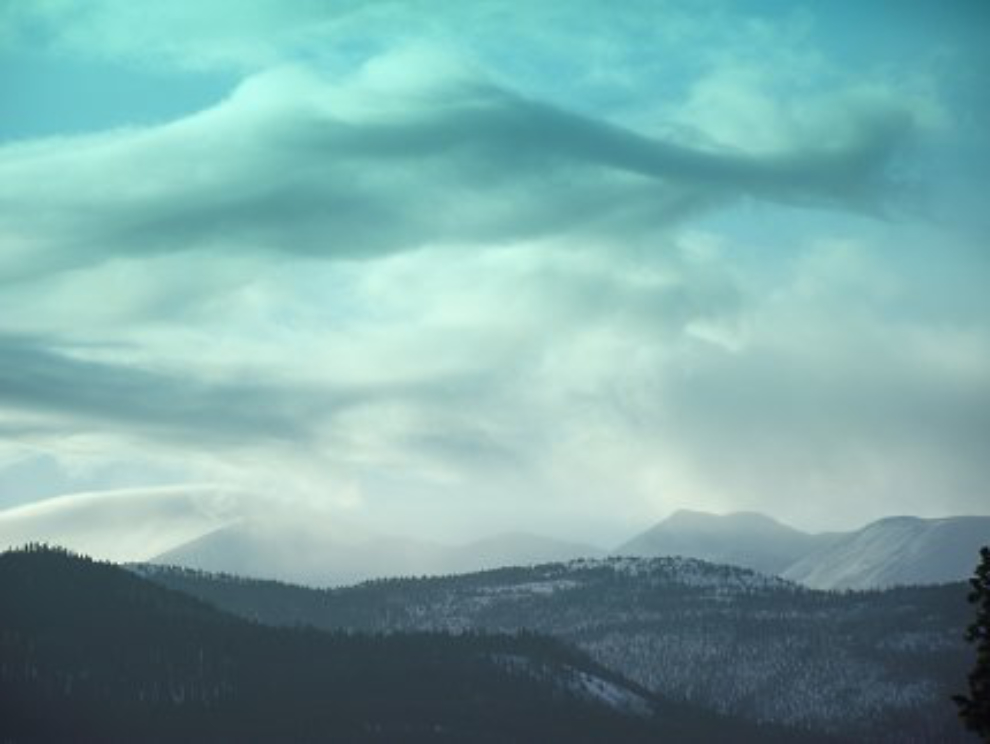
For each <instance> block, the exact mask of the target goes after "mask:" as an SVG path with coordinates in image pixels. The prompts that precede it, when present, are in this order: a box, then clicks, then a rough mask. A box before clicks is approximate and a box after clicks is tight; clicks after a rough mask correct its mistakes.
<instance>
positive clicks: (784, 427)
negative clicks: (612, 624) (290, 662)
mask: <svg viewBox="0 0 990 744" xmlns="http://www.w3.org/2000/svg"><path fill="white" fill-rule="evenodd" d="M236 5H237V7H238V8H241V7H242V5H241V4H240V3H238V4H236ZM427 5H429V4H419V3H405V4H403V3H399V4H389V5H388V6H381V7H378V6H374V5H372V6H371V7H369V5H368V4H365V3H356V4H349V3H336V4H330V5H327V4H324V3H312V4H310V3H298V4H293V5H292V7H291V8H288V9H287V8H286V7H285V6H284V4H275V3H266V2H257V3H253V4H251V5H250V12H239V11H236V10H234V9H233V6H232V5H230V4H225V3H222V2H211V3H201V4H198V5H196V6H195V7H193V6H191V5H189V6H187V5H185V4H181V3H177V4H174V5H173V4H169V6H168V7H165V6H163V7H162V8H159V9H157V10H156V11H155V13H157V14H158V16H156V18H155V19H154V22H144V21H142V22H141V23H140V24H137V23H136V21H135V19H134V16H133V13H135V12H136V11H135V10H134V9H133V8H131V5H130V4H126V3H118V2H110V1H109V0H108V1H106V2H99V3H89V4H86V5H80V4H77V3H74V2H64V1H63V0H57V1H52V2H45V3H37V4H32V7H31V9H29V10H26V9H24V8H20V9H19V6H17V5H7V6H3V12H4V13H6V14H7V16H6V17H5V18H6V20H7V21H9V23H7V24H6V27H7V28H9V29H13V31H11V33H10V35H9V36H8V37H7V38H6V40H5V41H4V43H6V45H7V47H6V48H8V50H9V49H13V50H14V51H13V52H9V53H11V54H16V53H18V52H17V51H16V50H17V49H21V48H23V47H24V45H25V44H26V43H27V41H28V40H30V39H31V38H36V39H37V41H38V46H39V48H40V49H43V50H44V52H43V53H45V54H49V55H51V57H52V59H54V60H57V59H61V60H63V61H64V63H65V64H72V63H73V62H72V61H73V60H75V61H76V62H78V63H82V62H79V61H80V60H83V61H84V60H86V59H89V58H95V57H99V58H100V59H102V60H103V63H105V64H109V65H111V66H112V65H123V66H128V67H129V68H130V67H140V66H141V65H148V66H153V67H155V68H156V69H157V70H159V73H161V70H162V69H165V70H179V69H180V68H181V72H175V73H174V74H176V75H179V74H181V75H188V74H191V73H190V72H189V70H190V69H203V70H210V71H216V70H218V69H223V70H225V71H226V73H227V74H229V73H230V71H231V70H233V71H235V72H236V74H237V75H239V76H241V78H242V79H241V82H240V83H239V84H238V85H237V86H236V87H235V88H234V89H233V90H231V91H230V93H229V95H227V96H226V97H225V98H224V99H223V100H220V101H217V102H216V103H215V105H213V106H211V107H209V108H207V109H205V110H200V111H190V112H188V114H187V115H185V116H183V117H180V118H178V119H176V120H173V121H171V122H165V123H160V124H155V125H143V126H127V125H125V123H124V122H122V126H121V127H119V128H115V129H108V130H106V131H101V132H94V133H91V134H87V135H74V136H69V135H66V136H58V137H48V138H37V139H29V140H25V141H18V142H8V143H5V144H0V240H2V243H0V359H2V362H3V363H2V365H0V434H2V436H3V441H2V442H0V469H3V468H6V469H7V470H8V471H9V472H20V473H31V472H36V473H42V472H47V471H46V470H45V468H49V469H50V468H51V467H54V468H55V469H56V470H57V471H58V478H57V479H56V480H57V481H58V483H60V484H62V486H60V487H63V488H64V489H65V490H67V491H71V490H73V486H72V483H73V482H75V483H76V484H77V490H78V489H81V488H85V489H87V490H90V489H92V488H94V487H99V486H100V483H99V480H100V478H106V479H107V482H106V483H105V484H104V485H105V486H106V487H110V486H115V487H116V486H120V485H129V486H134V487H144V486H147V485H149V484H152V483H154V484H160V483H161V482H163V481H165V482H183V481H189V482H223V483H227V484H230V485H231V486H235V487H237V488H240V489H248V490H250V491H252V492H257V493H261V494H264V495H265V497H266V498H268V499H269V500H270V501H271V503H272V504H278V505H279V508H291V507H290V506H286V505H287V504H291V503H293V502H300V501H306V502H308V503H309V504H320V505H327V504H329V505H332V506H333V507H334V508H335V509H338V510H347V511H351V512H354V513H356V514H357V515H359V516H361V517H362V518H366V519H367V520H368V521H372V522H375V523H376V526H377V527H378V528H380V529H381V530H383V531H391V532H405V531H408V530H416V531H419V532H421V533H423V534H424V535H426V536H430V537H440V538H449V539H453V540H455V541H456V540H460V539H462V538H467V537H470V536H471V535H472V534H478V533H479V532H481V531H484V530H490V529H494V528H513V529H515V528H525V529H541V528H542V529H544V530H546V531H549V532H552V533H555V534H557V535H560V536H566V535H574V536H577V537H581V538H583V539H589V540H591V541H593V542H601V543H608V542H611V541H614V540H615V539H618V538H621V537H624V536H625V535H626V533H628V532H630V531H633V529H632V528H638V527H640V526H642V525H643V524H644V523H645V522H648V521H650V520H651V519H653V518H656V517H659V516H662V515H663V514H664V513H665V512H667V511H669V510H671V509H674V508H678V507H689V508H701V509H706V508H707V509H715V510H731V509H762V510H766V511H769V512H772V513H774V514H775V515H776V516H779V517H781V518H784V519H785V520H789V521H793V522H795V523H797V524H799V525H800V526H804V527H808V528H812V529H815V528H825V527H851V526H856V525H858V524H860V523H862V522H865V521H866V520H868V519H871V518H874V517H877V516H881V515H883V514H889V513H892V512H902V511H904V512H915V513H920V514H925V515H936V514H942V513H947V512H960V511H981V510H983V511H985V509H986V501H985V499H986V485H987V470H986V465H985V463H984V460H985V458H984V457H983V454H982V453H983V452H984V451H985V449H986V446H987V444H988V439H990V399H988V397H987V394H986V390H987V389H988V387H987V385H986V381H987V380H988V379H990V340H988V338H990V336H988V319H990V307H988V303H987V300H986V298H985V291H984V290H983V285H984V283H985V282H984V281H983V280H984V279H985V278H986V276H987V275H988V266H987V258H986V255H985V252H984V251H983V250H982V249H981V247H980V245H979V244H978V241H977V240H976V239H975V238H974V237H973V236H974V235H978V231H976V230H975V229H974V227H973V225H975V224H976V222H974V220H978V215H976V216H974V215H971V214H969V213H968V212H967V211H966V210H964V209H962V208H961V207H960V208H956V209H955V210H954V211H953V212H952V220H951V221H950V222H947V223H946V222H943V223H938V222H935V221H933V220H931V219H929V218H928V215H929V214H931V213H932V212H933V210H930V209H928V207H927V206H925V203H924V202H922V201H921V195H920V191H919V190H918V188H917V186H918V184H919V183H920V182H925V183H930V184H931V187H930V188H933V189H937V188H941V187H942V186H941V184H942V183H943V181H940V180H939V178H940V177H941V176H939V174H940V173H941V174H944V173H945V172H946V171H947V170H952V169H953V168H954V167H955V166H951V163H953V162H955V161H953V160H952V158H953V157H955V158H957V159H958V158H959V157H960V152H962V151H961V150H958V149H956V150H953V149H952V148H951V147H950V146H949V143H950V141H951V142H954V141H955V140H952V137H955V136H957V135H958V138H959V139H958V141H959V142H964V143H968V144H966V145H965V147H967V148H976V149H973V150H966V152H978V151H980V150H979V148H980V147H982V145H981V144H980V140H979V139H978V138H976V139H973V138H972V137H971V135H965V132H966V131H968V130H966V129H965V127H964V126H963V125H962V124H960V123H959V122H962V121H965V116H964V114H965V113H966V112H967V111H971V110H972V109H970V108H967V107H966V106H964V105H962V104H960V103H959V101H958V100H957V99H954V98H952V97H951V96H950V95H949V94H948V93H947V92H946V91H950V92H951V90H953V88H952V85H949V84H943V83H942V80H943V79H942V78H941V77H939V76H938V75H936V74H935V72H933V70H936V69H937V67H936V66H935V62H929V61H926V60H929V57H925V56H924V55H921V56H920V57H919V58H918V59H919V61H918V62H917V66H916V67H911V66H906V65H901V66H900V67H897V68H896V74H895V73H894V72H891V69H893V68H891V66H890V64H889V60H888V58H887V57H885V50H884V49H883V48H881V47H877V48H874V49H872V50H871V51H870V52H869V53H870V54H872V55H873V57H872V58H871V60H872V62H871V63H870V64H866V63H862V64H859V65H858V66H857V67H853V66H852V62H848V63H846V62H844V59H843V57H842V55H841V54H839V53H838V52H837V51H836V50H837V49H839V48H840V47H841V43H842V40H841V39H839V38H824V37H822V36H821V35H820V34H819V32H818V31H816V28H817V26H816V18H815V17H814V16H812V15H811V14H809V13H803V12H796V13H795V14H793V15H791V16H787V17H785V18H783V19H782V20H771V19H767V18H765V17H762V16H759V15H758V14H756V13H749V14H747V12H745V11H739V10H736V9H734V6H732V5H724V4H720V3H712V4H710V5H706V8H705V9H704V10H702V11H697V10H690V9H688V8H687V6H685V5H683V4H680V3H670V4H656V6H657V7H656V8H653V7H652V6H653V5H654V4H646V5H644V6H643V7H639V6H638V5H637V6H636V7H634V8H631V9H630V10H629V11H628V15H624V14H614V13H613V14H606V15H603V13H602V8H603V7H604V6H602V5H601V4H596V3H586V4H583V5H581V8H582V9H583V11H586V14H585V15H582V14H581V13H578V12H577V11H574V10H568V9H564V8H563V7H557V6H555V5H554V4H547V5H546V7H545V8H544V7H543V6H544V4H539V5H540V6H541V8H543V9H542V10H540V9H534V10H527V11H523V10H519V11H512V12H510V11H509V10H507V9H506V8H505V7H504V6H503V5H502V4H499V3H479V4H471V6H472V7H471V9H470V10H462V11H454V10H449V11H445V12H444V13H440V12H434V11H433V10H431V11H430V12H429V13H427V12H426V11H427V9H428V8H427ZM693 5H695V4H692V6H693ZM647 6H650V7H647ZM660 6H663V7H662V8H661V7H660ZM176 9H179V10H176ZM823 12H824V11H823ZM220 18H224V19H227V20H228V21H229V22H225V23H220V22H218V21H217V19H220ZM623 18H624V19H625V20H624V21H623V22H620V20H621V19H623ZM480 19H484V20H485V22H486V23H490V24H492V25H491V27H490V28H491V29H492V32H491V33H490V34H487V35H485V34H480V33H479V32H477V31H474V30H470V29H474V28H477V26H475V25H472V24H473V23H475V22H479V21H480ZM468 21H471V22H472V24H469V23H467V22H468ZM596 24H597V25H596ZM592 28H600V29H601V31H600V33H595V34H592V33H590V29H592ZM639 28H642V29H649V30H648V31H646V30H644V31H643V34H645V37H644V38H639V36H637V33H638V32H637V31H636V30H637V29H639ZM900 33H901V34H902V35H904V36H905V38H907V37H908V36H910V38H912V39H915V38H919V39H920V38H923V35H919V34H920V31H919V29H917V28H912V29H911V30H910V33H908V30H907V29H905V30H904V31H902V32H900ZM32 35H33V36H32ZM895 36H896V35H895ZM898 38H899V37H898ZM644 39H645V40H644ZM497 40H501V42H502V43H501V44H500V43H497ZM506 45H509V46H506ZM507 49H511V51H512V53H510V52H509V51H507ZM847 51H848V50H847ZM854 51H855V50H854ZM850 53H851V52H850ZM964 53H965V54H968V53H969V52H968V51H967V50H965V49H964V50H962V52H960V54H963V56H965V54H964ZM931 59H935V57H931ZM67 74H68V73H67ZM204 74H207V73H204ZM209 74H213V73H212V72H210V73H209ZM950 82H952V83H953V84H957V85H961V83H960V82H959V79H957V78H950ZM964 135H965V136H964ZM966 137H971V138H970V139H966ZM933 163H939V164H940V165H938V166H935V165H933ZM981 178H982V177H981ZM954 183H955V182H954ZM953 188H956V187H955V186H954V187H953ZM965 203H967V202H966V201H965V200H961V201H960V202H959V204H960V205H962V204H965ZM911 205H921V208H919V209H918V210H917V214H913V213H911V212H910V211H909V210H908V207H909V206H911ZM46 463H48V464H46ZM51 463H55V465H50V464H51ZM125 465H126V467H125ZM73 473H76V475H72V474H73ZM108 473H116V474H117V475H114V476H113V477H112V478H111V476H109V475H98V474H108ZM122 473H123V474H126V475H121V474H122ZM94 474H97V475H94ZM142 474H143V475H142ZM122 478H123V482H122V481H121V479H122ZM142 478H143V479H144V480H142ZM53 482H54V481H53ZM0 486H2V487H3V488H5V489H16V485H14V484H12V483H11V480H10V479H4V478H0ZM49 490H50V489H49ZM24 491H25V493H42V492H44V493H45V495H50V494H49V492H48V491H45V490H44V489H40V490H39V489H32V488H30V487H25V489H24ZM24 500H26V499H25V497H23V496H21V495H18V494H15V493H13V492H11V493H0V503H15V502H18V503H19V502H22V501H24ZM22 508H24V507H22Z"/></svg>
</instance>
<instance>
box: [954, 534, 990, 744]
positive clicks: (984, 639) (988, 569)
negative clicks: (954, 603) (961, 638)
mask: <svg viewBox="0 0 990 744" xmlns="http://www.w3.org/2000/svg"><path fill="white" fill-rule="evenodd" d="M980 558H981V560H980V564H979V565H978V566H977V567H976V575H975V576H974V577H973V578H972V579H970V580H969V583H970V585H971V586H972V587H973V591H971V592H970V594H969V601H970V602H972V603H973V604H975V605H976V619H975V620H974V621H973V624H972V625H970V626H969V628H968V629H967V630H966V640H967V641H969V642H970V643H975V644H976V666H975V667H974V668H973V671H972V672H970V674H969V696H968V697H967V696H966V695H955V696H953V698H952V699H953V700H954V701H955V702H956V705H958V706H959V717H960V718H962V720H963V722H964V723H965V724H966V728H968V729H970V730H971V731H975V732H976V733H977V734H979V735H980V736H982V737H983V738H985V739H986V740H987V741H990V547H984V548H982V549H981V550H980Z"/></svg>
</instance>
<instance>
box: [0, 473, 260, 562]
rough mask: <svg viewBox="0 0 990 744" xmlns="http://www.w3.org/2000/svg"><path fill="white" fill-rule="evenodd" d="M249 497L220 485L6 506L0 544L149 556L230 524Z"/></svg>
mask: <svg viewBox="0 0 990 744" xmlns="http://www.w3.org/2000/svg"><path fill="white" fill-rule="evenodd" d="M249 501H250V497H249V496H248V495H247V494H245V493H242V492H238V491H236V490H234V489H231V488H229V487H226V486H215V485H198V486H196V485H188V486H175V487H167V488H133V489H120V490H115V491H95V492H89V493H76V494H70V495H65V496H60V497H58V498H53V499H47V500H45V501H42V502H40V503H37V504H27V505H24V506H19V507H15V508H13V509H5V510H2V511H0V549H7V548H13V547H17V546H19V545H23V544H25V543H27V542H38V541H40V542H48V543H51V544H54V545H61V546H63V547H66V548H69V549H70V550H76V551H80V552H83V553H86V554H88V555H92V556H95V557H98V558H102V559H105V560H117V561H134V560H148V559H149V558H152V557H154V556H156V555H159V554H160V553H162V552H164V551H166V550H169V549H170V548H173V547H175V546H177V545H181V544H182V543H184V542H186V541H188V540H192V539H195V538H196V537H199V536H201V535H204V534H206V533H207V532H210V531H211V530H214V529H217V528H218V527H221V526H223V525H225V524H229V523H230V522H232V521H233V520H235V519H237V518H238V516H239V515H240V514H241V513H242V505H241V502H245V503H247V502H249Z"/></svg>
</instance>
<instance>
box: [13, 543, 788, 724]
mask: <svg viewBox="0 0 990 744" xmlns="http://www.w3.org/2000/svg"><path fill="white" fill-rule="evenodd" d="M747 740H749V741H788V740H793V737H791V736H789V735H788V734H783V735H781V734H779V733H778V732H775V731H774V730H773V729H771V728H766V727H764V728H757V727H752V726H747V725H746V724H745V723H743V722H740V721H734V720H731V719H728V718H725V717H718V716H713V715H710V714H705V713H704V712H701V711H698V710H697V709H694V708H692V707H690V706H685V705H680V704H674V703H668V702H665V701H663V700H661V699H659V698H658V697H656V696H654V695H653V694H651V693H649V692H647V691H646V690H644V689H643V688H641V687H638V686H637V685H635V684H631V683H628V682H626V681H625V680H623V679H622V678H621V677H619V676H618V675H617V674H615V673H611V672H608V671H606V670H604V669H603V668H601V667H600V666H599V665H597V664H596V663H594V662H592V661H591V660H589V659H588V658H587V657H586V656H585V655H584V654H583V653H581V652H578V651H575V650H573V649H571V648H569V647H568V646H566V645H564V644H563V643H561V642H559V641H555V640H552V639H549V638H546V637H541V636H537V635H532V634H523V635H513V636H509V635H477V634H460V635H457V636H451V635H445V634H440V633H414V634H391V635H388V636H382V635H360V634H347V633H329V632H324V631H318V630H314V629H304V628H273V627H266V626H262V625H258V624H255V623H253V622H249V621H247V620H244V619H241V618H237V617H234V616H232V615H229V614H227V613H225V612H221V611H219V610H217V609H214V608H213V607H211V606H209V605H207V604H205V603H204V602H202V601H200V600H198V599H195V598H192V597H189V596H187V595H185V594H182V593H180V592H177V591H172V590H170V589H167V588H164V587H162V586H159V585H158V584H155V583H152V582H150V581H147V580H145V579H142V578H140V577H139V576H137V575H135V574H133V573H132V572H128V571H125V570H123V569H121V568H119V567H116V566H113V565H110V564H103V563H96V562H93V561H90V560H88V559H85V558H81V557H77V556H73V555H71V554H68V553H65V552H62V551H57V550H51V549H47V548H35V549H30V550H24V551H14V552H8V553H4V554H0V741H4V742H211V743H218V742H304V741H305V742H309V741H312V742H324V741H332V742H364V741H381V742H413V741H430V742H448V741H449V742H557V741H559V742H581V741H585V742H605V741H607V742H620V741H621V742H637V741H644V742H645V741H713V742H714V741H747Z"/></svg>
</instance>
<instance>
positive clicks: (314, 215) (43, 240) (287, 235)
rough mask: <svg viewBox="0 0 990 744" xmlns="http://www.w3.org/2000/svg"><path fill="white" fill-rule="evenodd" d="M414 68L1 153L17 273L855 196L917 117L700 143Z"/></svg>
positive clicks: (386, 65)
mask: <svg viewBox="0 0 990 744" xmlns="http://www.w3.org/2000/svg"><path fill="white" fill-rule="evenodd" d="M416 64H425V63H424V62H423V60H422V58H421V56H418V55H414V56H413V57H412V58H407V57H405V56H401V55H400V56H399V57H398V58H395V57H389V58H387V59H385V60H378V61H376V62H375V63H374V64H371V65H369V66H368V67H366V68H365V69H364V70H363V72H361V73H359V74H358V75H357V76H356V77H355V78H354V79H351V80H349V81H347V82H345V83H343V84H338V85H331V84H328V83H326V82H324V81H322V80H321V79H320V78H319V77H318V76H316V75H314V74H313V73H310V72H307V71H305V70H301V69H298V68H294V69H289V70H280V71H277V72H272V73H266V74H263V75H260V76H257V77H254V78H251V79H249V80H248V81H247V82H246V83H244V84H243V85H242V86H241V87H240V88H239V89H238V90H237V91H236V92H235V93H234V95H233V96H232V97H231V98H230V99H229V100H227V101H225V102H223V103H222V104H220V105H218V106H217V107H216V108H214V109H210V110H207V111H205V112H202V113H200V114H198V115H194V116H191V117H189V118H187V119H184V120H180V121H177V122H174V123H172V124H169V125H166V126H162V127H153V128H148V129H141V130H135V131H121V132H113V133H108V134H103V135H96V136H90V137H80V138H67V139H54V140H49V141H40V142H29V143H24V144H13V145H8V146H6V147H3V148H0V176H2V177H0V183H2V184H5V186H3V187H0V229H2V230H3V232H4V234H5V235H7V236H8V237H9V240H10V246H11V247H10V249H8V250H7V251H6V252H5V255H4V256H3V258H2V264H0V277H3V278H6V279H8V280H11V279H14V280H16V279H18V278H29V277H32V276H38V275H39V274H43V273H48V272H51V271H55V270H59V269H62V268H73V267H77V266H85V265H91V264H93V263H98V262H100V261H103V260H105V259H106V258H108V257H112V256H147V255H155V254H159V253H163V252H164V253H169V252H180V251H182V252H185V251H197V250H199V251H226V252H230V253H232V254H235V255H236V254H240V255H243V254H245V253H250V252H255V251H262V252H275V253H280V254H292V255H296V256H314V257H320V258H326V259H351V258H366V257H369V256H380V255H386V254H390V253H394V252H397V251H402V250H409V249H413V248H417V247H420V246H423V245H435V244H443V243H458V244H470V243H478V244H499V243H506V242H512V241H518V240H524V239H529V238H534V237H540V236H552V235H563V234H574V233H577V232H579V231H581V232H583V233H585V234H589V233H595V232H596V231H606V232H607V233H608V234H609V235H610V237H611V239H613V240H614V239H616V238H617V237H620V236H621V235H623V234H624V233H625V234H631V235H635V234H637V233H642V232H643V231H644V230H645V231H649V230H656V229H658V228H663V227H670V226H672V225H674V224H676V223H677V222H678V221H679V220H681V219H683V218H684V217H685V216H687V215H691V214H695V213H697V212H698V211H699V210H704V209H706V208H710V207H711V206H713V205H717V204H723V203H725V201H726V200H731V199H734V198H738V197H740V196H755V197H759V198H763V199H767V200H770V201H786V202H799V203H801V202H810V203H822V204H837V205H838V204H841V205H845V206H856V205H857V204H862V203H863V202H864V200H866V199H873V198H876V196H875V192H876V191H877V190H879V191H881V192H882V189H883V186H882V185H878V181H882V177H883V167H884V162H885V159H886V155H887V153H888V152H889V150H890V148H891V147H892V146H894V145H895V144H896V142H897V141H898V140H899V139H900V138H901V137H903V136H904V134H905V133H906V132H907V131H908V129H909V127H910V120H909V118H908V117H907V116H906V115H905V114H903V112H899V111H896V110H893V109H891V110H882V111H874V112H870V115H869V116H868V117H861V118H860V120H859V123H858V125H856V126H855V127H854V129H855V131H856V136H855V137H850V138H847V139H848V144H847V146H845V147H840V148H836V147H829V148H824V149H817V148H815V147H812V146H809V147H805V148H804V149H795V150H793V151H791V152H789V153H783V154H774V155H770V156H758V155H751V154H745V153H742V154H740V153H738V152H735V151H725V152H718V151H711V150H693V149H690V148H686V147H683V146H678V145H674V144H670V143H667V142H663V141H659V140H656V139H652V138H649V137H646V136H643V135H640V134H637V133H635V132H632V131H630V130H627V129H623V128H621V127H618V126H615V125H612V124H609V123H607V122H603V121H598V120H595V119H591V118H588V117H585V116H580V115H576V114H572V113H569V112H566V111H563V110H560V109H558V108H555V107H553V106H550V105H547V104H543V103H539V102H535V101H531V100H526V99H524V98H521V97H519V96H517V95H514V94H512V93H511V92H509V91H506V90H503V89H500V88H498V87H495V86H493V85H491V84H490V83H485V82H483V81H480V80H477V79H474V78H471V77H464V76H463V75H460V74H459V73H456V71H455V73H454V74H452V75H440V76H439V77H438V76H436V75H431V82H430V83H429V84H428V85H423V84H422V83H421V82H419V81H418V80H417V76H416V75H412V76H410V75H409V74H408V68H409V67H410V66H412V67H414V66H415V65H416ZM397 77H398V80H396V78H397ZM410 77H412V80H413V82H412V83H411V86H412V87H411V88H409V87H402V85H410V83H409V80H408V78H410ZM396 86H398V87H396ZM382 100H384V101H385V103H384V104H379V101H382Z"/></svg>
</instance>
